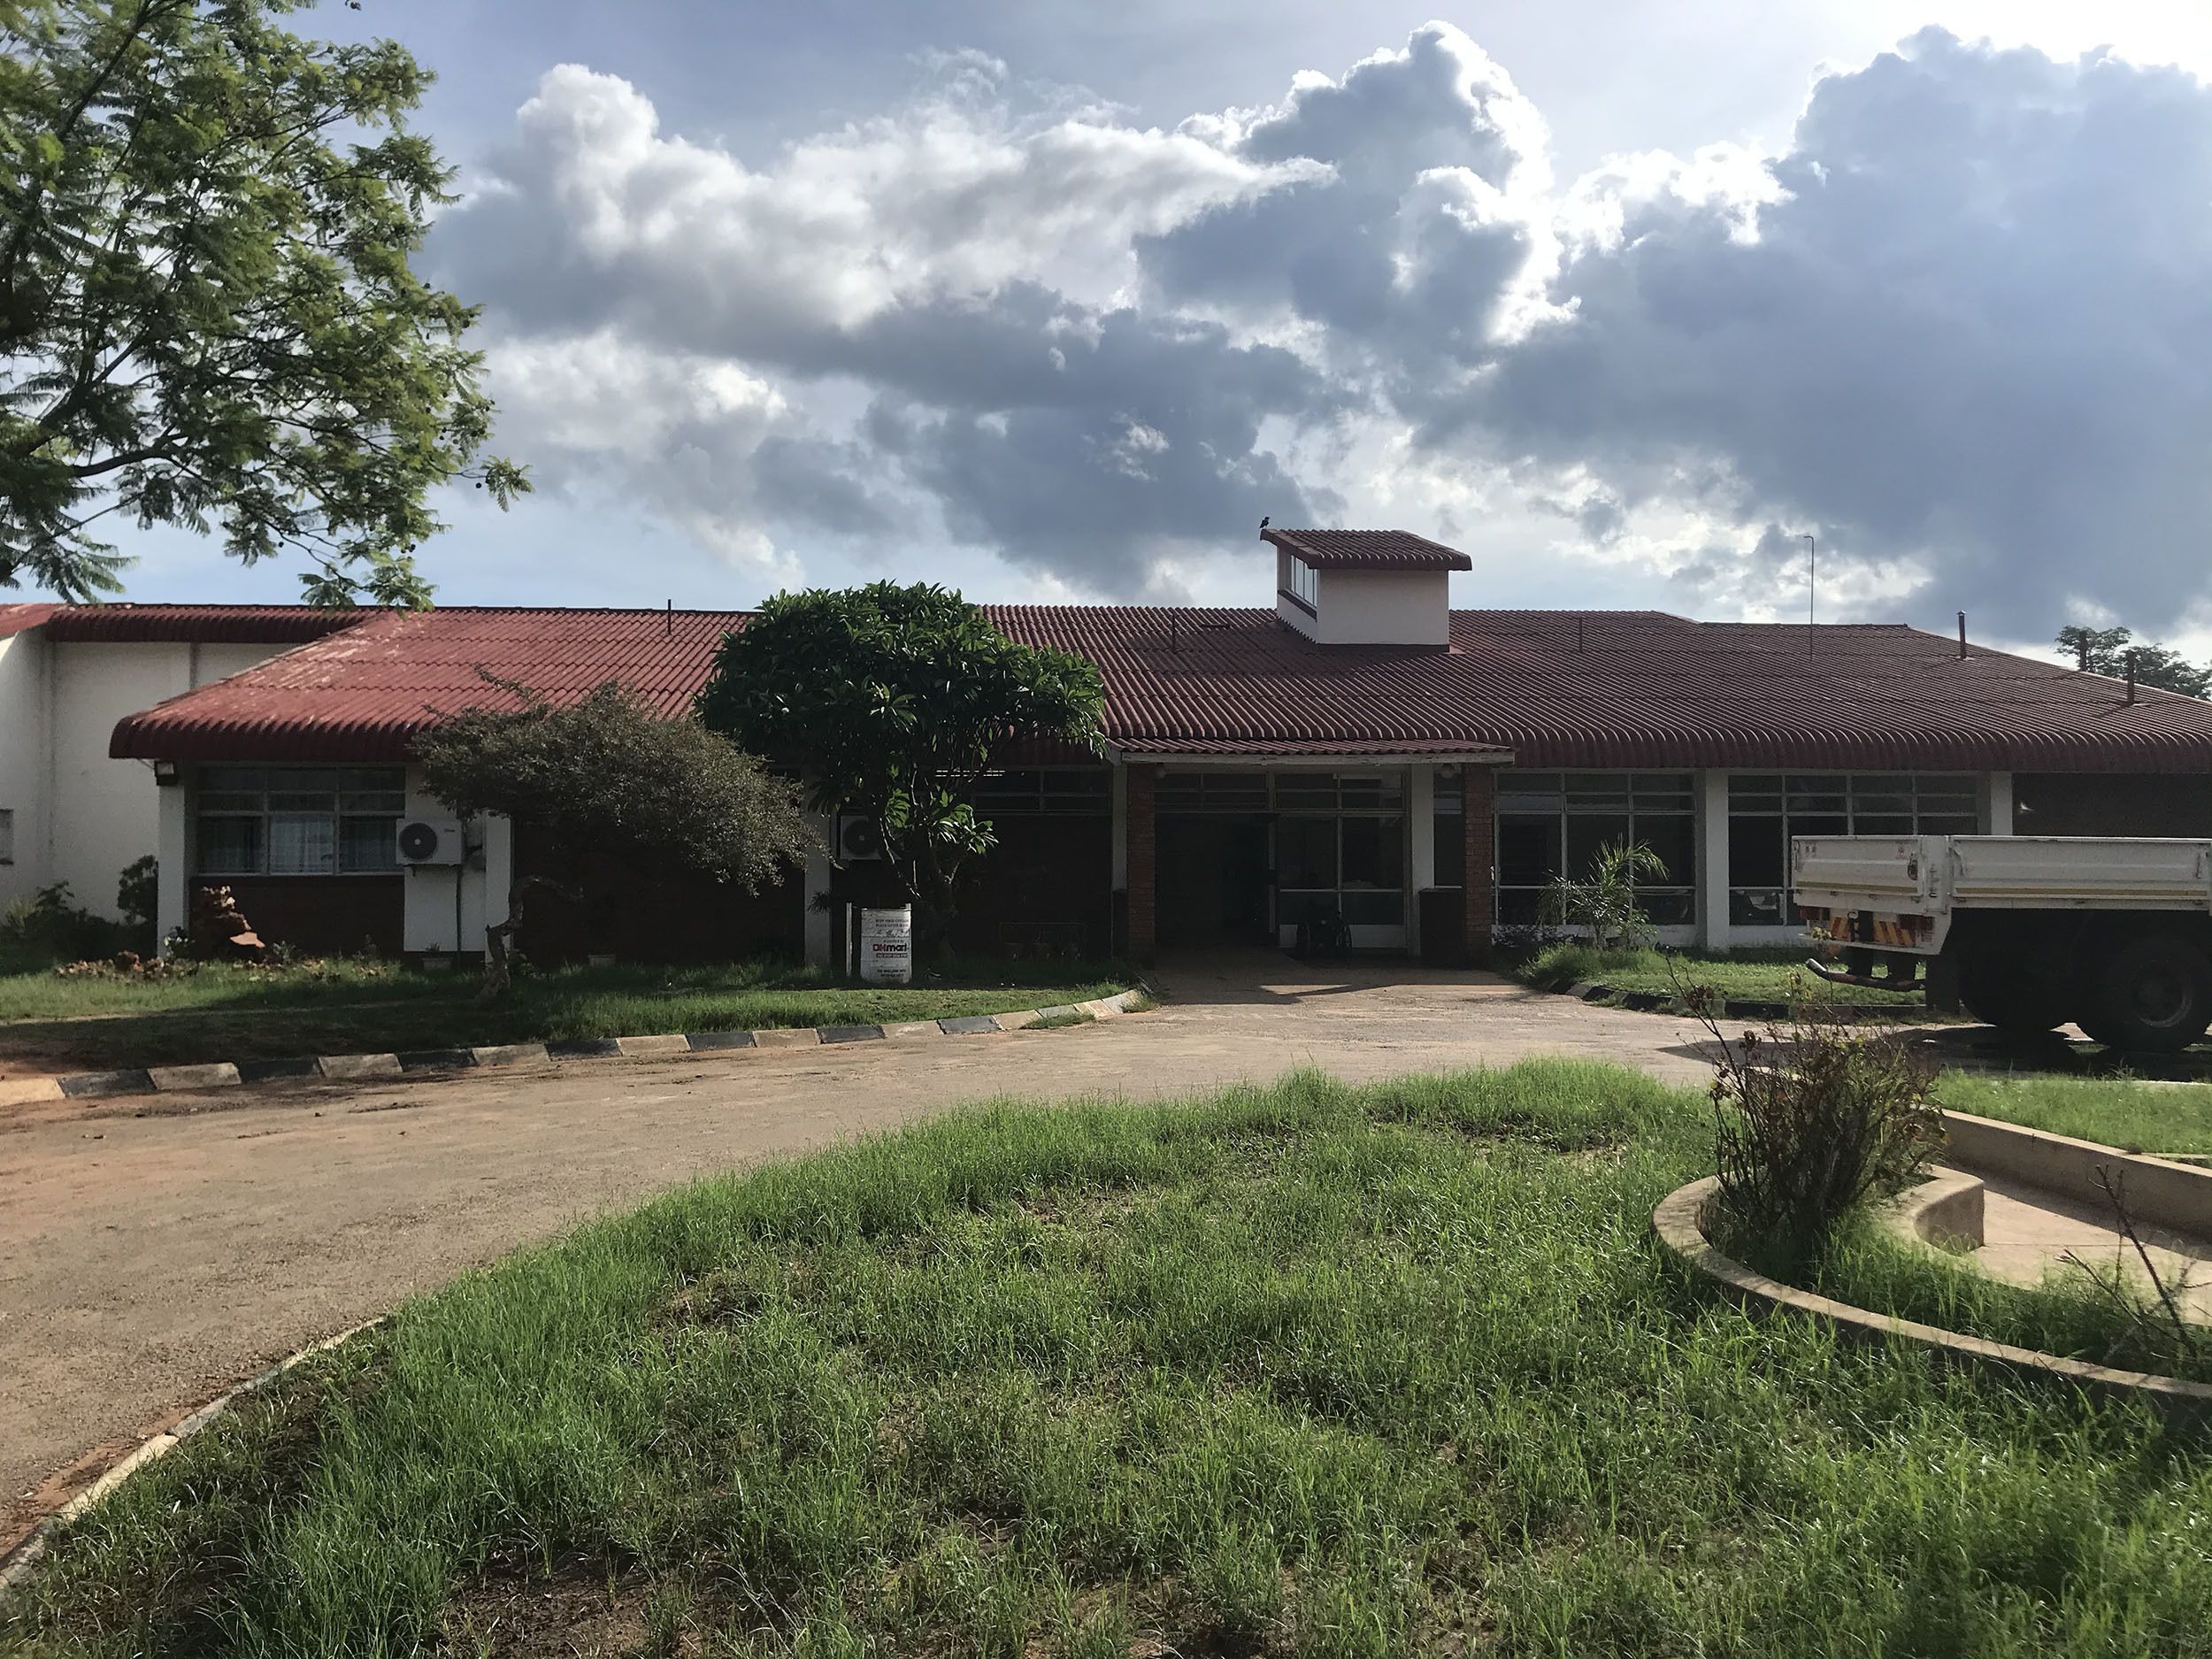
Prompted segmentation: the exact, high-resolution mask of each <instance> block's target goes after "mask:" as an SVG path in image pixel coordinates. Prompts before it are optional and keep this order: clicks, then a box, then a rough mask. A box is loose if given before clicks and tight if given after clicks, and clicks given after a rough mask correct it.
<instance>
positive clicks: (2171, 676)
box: [2057, 626, 2212, 697]
mask: <svg viewBox="0 0 2212 1659" xmlns="http://www.w3.org/2000/svg"><path fill="white" fill-rule="evenodd" d="M2057 644H2058V648H2059V649H2061V650H2062V651H2070V652H2072V653H2073V657H2074V666H2075V667H2077V668H2078V669H2080V670H2081V671H2082V672H2085V673H2091V674H2107V675H2109V676H2110V677H2111V678H2113V679H2115V680H2124V679H2126V678H2127V672H2128V659H2129V658H2130V657H2133V658H2134V659H2135V682H2136V684H2138V685H2139V686H2155V687H2158V688H2159V689H2160V690H2161V691H2177V692H2179V693H2180V694H2181V695H2183V696H2185V697H2201V696H2203V695H2205V694H2206V693H2208V692H2212V667H2208V668H2200V667H2198V666H2197V665H2196V664H2194V663H2192V662H2191V661H2189V659H2188V658H2187V657H2183V656H2182V655H2181V654H2180V653H2179V652H2177V651H2170V650H2168V649H2166V648H2165V647H2164V646H2162V645H2138V644H2136V643H2135V635H2134V634H2132V633H2131V632H2130V631H2129V630H2128V629H2126V628H2085V627H2079V626H2074V627H2064V628H2061V629H2060V630H2059V631H2058V640H2057Z"/></svg>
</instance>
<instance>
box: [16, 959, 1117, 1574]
mask: <svg viewBox="0 0 2212 1659" xmlns="http://www.w3.org/2000/svg"><path fill="white" fill-rule="evenodd" d="M1157 1000H1158V997H1157V994H1156V992H1154V991H1153V990H1152V989H1151V987H1148V986H1147V985H1145V984H1143V982H1142V981H1140V982H1139V983H1138V985H1137V986H1136V987H1133V988H1132V989H1130V990H1126V991H1124V992H1122V993H1120V994H1119V995H1116V996H1105V997H1099V998H1097V999H1095V1000H1094V1001H1091V1002H1084V1003H1081V1004H1080V1005H1079V1008H1066V1007H1063V1008H1056V1009H1044V1010H1039V1009H1023V1010H1018V1011H1017V1012H1014V1013H1010V1014H972V1015H964V1016H960V1017H958V1018H947V1019H935V1020H909V1021H906V1022H904V1023H902V1024H898V1025H828V1026H822V1027H815V1026H801V1027H781V1028H777V1029H772V1030H765V1031H724V1032H692V1033H659V1034H655V1035H643V1036H636V1037H587V1038H580V1039H572V1040H569V1041H554V1042H517V1043H504V1044H499V1045H495V1046H488V1047H484V1048H440V1049H433V1050H428V1051H426V1052H424V1053H419V1054H404V1055H395V1054H349V1055H324V1056H319V1058H316V1059H301V1060H261V1061H241V1062H239V1063H237V1064H232V1063H230V1062H228V1061H221V1062H217V1063H215V1064H210V1065H202V1066H163V1067H158V1068H156V1069H155V1070H154V1071H152V1072H151V1073H150V1074H149V1073H147V1072H137V1073H127V1072H114V1071H97V1072H89V1073H86V1074H85V1075H84V1076H83V1077H82V1078H77V1079H71V1078H34V1079H28V1081H27V1083H22V1084H8V1083H0V1105H4V1104H11V1103H13V1102H18V1101H33V1100H37V1101H51V1100H61V1099H65V1098H75V1097H78V1096H81V1095H97V1094H122V1093H129V1092H134V1091H131V1090H127V1089H124V1088H121V1087H115V1086H114V1085H115V1084H116V1082H117V1080H118V1079H124V1078H129V1077H140V1078H144V1079H146V1083H145V1087H144V1088H143V1089H140V1090H137V1091H135V1092H139V1093H150V1092H153V1091H154V1090H156V1089H158V1088H164V1087H165V1088H170V1089H180V1088H195V1087H239V1086H241V1084H242V1083H251V1082H257V1081H261V1080H264V1079H269V1080H275V1079H287V1078H313V1077H321V1078H326V1079H338V1080H351V1079H366V1078H376V1079H389V1078H393V1077H398V1076H401V1075H403V1074H404V1073H406V1072H411V1071H431V1070H457V1069H467V1068H472V1067H477V1066H502V1065H524V1064H531V1063H533V1062H542V1061H546V1060H549V1059H618V1058H633V1059H641V1058H662V1057H666V1056H672V1055H678V1054H707V1053H722V1052H726V1051H727V1050H730V1049H733V1048H810V1047H813V1046H814V1045H817V1044H819V1043H844V1042H869V1041H883V1040H885V1039H887V1038H910V1037H951V1036H964V1035H968V1034H971V1033H983V1032H1001V1031H1019V1030H1021V1029H1022V1028H1024V1027H1025V1026H1028V1025H1034V1024H1035V1023H1036V1022H1037V1021H1038V1020H1039V1019H1041V1018H1048V1017H1051V1016H1054V1015H1058V1016H1061V1017H1063V1018H1064V1017H1066V1016H1068V1015H1070V1014H1073V1013H1077V1012H1082V1013H1086V1014H1089V1015H1090V1016H1091V1017H1092V1018H1096V1019H1104V1018H1110V1017H1111V1016H1114V1015H1118V1014H1125V1013H1127V1012H1128V1011H1129V1010H1130V1009H1131V1008H1132V1007H1133V1006H1135V1005H1137V1004H1140V1003H1142V1002H1148V1001H1153V1002H1156V1001H1157ZM164 1079H172V1080H167V1081H165V1080H164ZM188 1079H190V1080H188ZM197 1079H205V1080H204V1081H199V1080H197ZM73 1083H75V1084H77V1085H78V1087H71V1085H72V1084H73ZM383 1323H384V1321H383V1319H381V1318H376V1319H371V1320H369V1321H368V1322H367V1323H366V1324H363V1325H355V1326H353V1327H352V1328H351V1329H350V1330H346V1331H342V1332H340V1333H338V1334H337V1335H336V1336H333V1337H327V1338H325V1339H324V1340H322V1341H320V1342H314V1343H311V1344H309V1345H308V1346H307V1347H305V1348H302V1349H300V1350H299V1352H297V1353H296V1354H293V1355H291V1356H288V1357H287V1358H285V1359H282V1360H280V1361H279V1362H278V1363H276V1364H274V1365H272V1366H270V1367H269V1368H268V1369H267V1370H266V1371H261V1372H258V1373H257V1374H256V1375H255V1376H253V1377H250V1378H249V1379H247V1380H245V1381H244V1382H242V1383H240V1384H239V1385H238V1386H236V1387H234V1388H232V1389H229V1390H227V1391H226V1392H225V1393H223V1394H218V1395H217V1396H216V1397H215V1398H214V1399H212V1400H211V1401H209V1402H207V1403H206V1404H205V1405H204V1406H202V1407H200V1408H199V1409H197V1410H196V1411H193V1412H191V1413H189V1414H188V1415H187V1416H186V1417H183V1418H181V1419H180V1420H179V1421H178V1422H177V1423H175V1424H173V1425H171V1426H170V1427H168V1428H166V1429H164V1430H163V1431H162V1432H160V1433H158V1434H155V1435H152V1436H150V1438H149V1439H147V1440H144V1441H142V1442H141V1443H140V1444H139V1446H138V1447H137V1448H136V1449H135V1450H134V1451H132V1452H130V1453H129V1454H127V1455H126V1456H124V1457H123V1458H122V1459H121V1460H120V1461H119V1462H117V1463H113V1464H111V1465H110V1466H109V1468H108V1469H107V1470H106V1471H105V1472H104V1473H103V1474H102V1475H101V1476H100V1477H99V1479H96V1480H95V1481H94V1482H93V1483H92V1484H91V1485H90V1486H87V1487H86V1488H85V1489H84V1490H83V1491H81V1492H80V1493H79V1494H77V1495H76V1496H74V1497H73V1498H71V1499H70V1500H69V1501H68V1502H66V1503H65V1504H63V1505H62V1506H61V1507H60V1508H59V1509H56V1510H55V1511H54V1512H53V1513H52V1514H51V1515H50V1516H48V1517H46V1518H45V1519H44V1520H42V1521H41V1522H40V1523H39V1524H38V1525H37V1526H36V1527H35V1528H34V1529H33V1530H32V1532H31V1533H30V1535H29V1536H28V1537H27V1538H26V1539H24V1540H23V1541H22V1542H21V1543H19V1544H18V1545H17V1546H16V1547H15V1548H14V1549H13V1550H12V1551H10V1552H9V1553H8V1554H7V1555H4V1556H0V1594H5V1593H6V1592H7V1591H9V1590H10V1589H12V1588H13V1587H14V1586H16V1585H17V1584H19V1582H21V1580H22V1579H23V1578H25V1577H26V1576H27V1574H28V1573H29V1572H30V1571H31V1569H32V1568H33V1567H34V1566H35V1564H36V1563H37V1562H38V1560H39V1558H40V1557H41V1556H42V1555H44V1554H45V1553H46V1549H47V1546H48V1543H49V1541H50V1540H51V1539H52V1537H53V1535H54V1534H55V1533H56V1532H58V1531H59V1530H60V1529H61V1528H62V1527H64V1526H65V1525H68V1524H69V1523H70V1522H71V1521H73V1520H75V1519H76V1518H77V1517H79V1516H81V1515H82V1514H83V1513H84V1512H85V1511H86V1510H87V1509H90V1508H91V1507H92V1506H93V1505H94V1504H96V1503H97V1502H99V1501H100V1500H101V1499H102V1498H104V1497H105V1496H107V1494H109V1493H111V1492H112V1491H114V1490H115V1489H116V1487H118V1486H121V1485H122V1484H123V1482H124V1481H126V1480H127V1479H130V1477H131V1476H132V1475H134V1474H135V1473H137V1472H138V1471H140V1470H141V1469H143V1468H144V1467H145V1466H146V1465H147V1464H149V1463H152V1462H154V1461H155V1460H156V1459H157V1458H160V1457H163V1456H165V1455H167V1454H168V1453H170V1452H171V1451H173V1450H174V1449H175V1448H177V1447H178V1446H180V1445H181V1444H182V1443H183V1442H184V1441H186V1440H189V1439H190V1438H191V1437H192V1436H193V1435H195V1434H196V1433H198V1432H200V1431H201V1430H202V1429H204V1428H205V1427H207V1426H208V1425H209V1424H211V1423H212V1422H214V1421H215V1420H216V1419H217V1418H218V1417H220V1416H222V1414H223V1413H224V1411H226V1410H227V1409H229V1408H230V1407H231V1406H232V1405H234V1404H235V1403H236V1402H238V1401H240V1400H242V1399H243V1398H245V1397H246V1396H247V1395H249V1394H253V1393H255V1392H256V1391H257V1390H259V1389H261V1388H265V1387H266V1386H268V1385H269V1384H270V1383H272V1382H273V1381H274V1380H275V1379H277V1378H279V1377H280V1376H282V1375H283V1374H284V1373H285V1372H286V1371H290V1370H291V1369H292V1368H293V1367H294V1366H295V1365H297V1364H298V1363H300V1362H301V1361H303V1360H306V1359H311V1358H313V1357H314V1356H316V1355H318V1354H323V1353H327V1352H328V1351H329V1350H330V1349H332V1348H336V1347H337V1346H338V1345H339V1344H340V1343H342V1342H344V1341H346V1340H349V1339H350V1338H352V1337H356V1336H358V1335H359V1334H360V1333H362V1332H364V1331H368V1330H372V1329H373V1328H374V1327H376V1326H377V1325H382V1324H383Z"/></svg>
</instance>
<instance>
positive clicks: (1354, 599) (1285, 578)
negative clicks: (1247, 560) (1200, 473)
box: [1260, 519, 1475, 646]
mask: <svg viewBox="0 0 2212 1659" xmlns="http://www.w3.org/2000/svg"><path fill="white" fill-rule="evenodd" d="M1260 536H1261V538H1262V539H1263V541H1268V542H1270V543H1271V544H1272V545H1273V546H1274V549H1275V614H1276V615H1277V616H1279V617H1280V618H1282V619H1283V620H1284V621H1285V622H1286V623H1288V624H1289V625H1290V626H1292V627H1294V628H1295V629H1297V630H1298V632H1299V633H1301V634H1304V635H1305V636H1306V637H1307V638H1308V639H1310V640H1312V641H1315V642H1316V643H1317V644H1320V645H1433V646H1444V645H1448V644H1450V643H1451V630H1452V596H1451V579H1452V572H1454V571H1468V570H1472V569H1474V567H1475V562H1474V561H1473V560H1472V559H1471V558H1469V557H1467V556H1466V555H1465V554H1464V553H1462V552H1460V551H1459V550H1458V549H1455V548H1448V547H1446V546H1444V545H1443V544H1442V543H1441V542H1439V541H1430V540H1429V539H1428V538H1427V537H1426V536H1419V535H1414V534H1411V533H1409V532H1408V531H1404V530H1271V529H1269V528H1268V527H1267V524H1266V521H1265V520H1264V519H1263V520H1262V521H1261V524H1260Z"/></svg>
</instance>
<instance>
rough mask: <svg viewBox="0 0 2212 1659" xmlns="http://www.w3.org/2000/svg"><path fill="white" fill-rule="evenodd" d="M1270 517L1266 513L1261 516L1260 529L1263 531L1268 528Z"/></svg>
mask: <svg viewBox="0 0 2212 1659" xmlns="http://www.w3.org/2000/svg"><path fill="white" fill-rule="evenodd" d="M1268 517H1269V515H1268V514H1266V513H1262V514H1261V515H1260V528H1261V529H1263V530H1264V529H1266V528H1267V520H1268Z"/></svg>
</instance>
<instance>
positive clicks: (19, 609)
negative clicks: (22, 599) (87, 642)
mask: <svg viewBox="0 0 2212 1659" xmlns="http://www.w3.org/2000/svg"><path fill="white" fill-rule="evenodd" d="M60 609H61V606H59V605H56V604H37V603H32V604H8V605H0V640H4V639H6V638H7V637H8V636H9V635H10V634H20V633H22V632H23V631H24V630H25V629H26V628H35V627H36V626H38V625H39V624H40V623H42V622H43V621H45V620H46V618H49V617H50V616H52V615H53V614H54V612H55V611H59V610H60Z"/></svg>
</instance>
